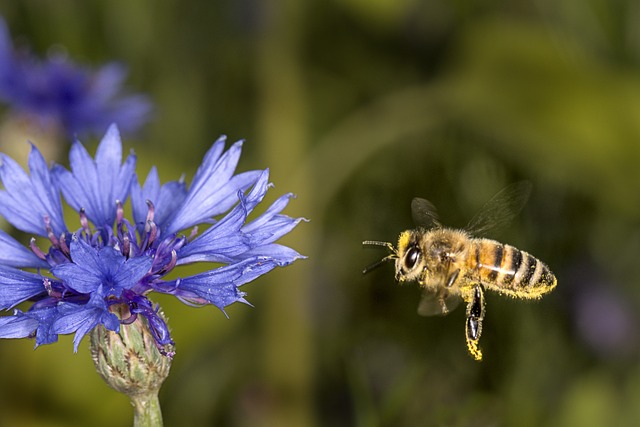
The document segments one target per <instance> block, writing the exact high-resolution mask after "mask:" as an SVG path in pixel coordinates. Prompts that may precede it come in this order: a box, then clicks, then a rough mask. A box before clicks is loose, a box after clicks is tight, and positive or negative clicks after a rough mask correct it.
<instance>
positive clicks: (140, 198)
mask: <svg viewBox="0 0 640 427" xmlns="http://www.w3.org/2000/svg"><path fill="white" fill-rule="evenodd" d="M186 196H187V189H186V185H185V183H184V182H182V181H170V182H168V183H166V184H164V185H162V186H160V178H159V177H158V171H157V170H156V168H155V166H154V167H152V168H151V170H150V171H149V175H147V179H146V181H145V183H144V187H140V184H139V183H138V180H137V179H134V180H133V183H132V186H131V205H132V209H133V219H134V221H135V222H136V224H142V225H143V226H144V223H145V222H146V219H147V211H148V207H147V200H150V201H151V202H152V203H153V205H154V208H155V216H154V218H153V221H154V222H155V223H156V225H158V227H160V228H161V229H162V228H164V225H165V222H166V221H167V219H168V218H169V217H171V216H172V215H173V214H174V212H175V210H176V209H177V208H178V207H179V206H180V204H181V203H182V202H183V201H184V199H185V197H186Z"/></svg>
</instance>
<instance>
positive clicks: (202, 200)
mask: <svg viewBox="0 0 640 427" xmlns="http://www.w3.org/2000/svg"><path fill="white" fill-rule="evenodd" d="M223 147H224V138H220V139H218V141H216V143H215V144H214V145H213V147H211V149H210V150H209V152H208V153H207V154H206V156H205V159H204V161H203V163H202V165H201V166H200V168H198V171H197V173H196V176H195V177H194V179H193V182H192V184H191V187H190V188H189V191H188V194H187V197H186V198H185V200H184V202H183V203H182V204H181V205H180V207H179V208H178V209H177V210H176V212H175V213H174V215H173V216H172V217H171V219H170V220H169V221H168V223H167V225H166V229H165V233H166V234H173V233H177V232H179V231H181V230H184V229H186V228H189V227H193V226H194V225H197V224H200V223H203V222H207V221H209V220H210V219H211V218H212V217H213V216H215V215H220V214H222V213H224V212H226V211H227V210H229V209H230V208H231V207H232V206H233V205H234V204H235V203H237V201H238V198H237V193H238V191H239V190H242V191H245V190H246V189H247V188H249V187H251V185H253V184H254V183H255V182H256V180H258V178H259V177H260V175H261V174H262V173H261V171H251V172H245V173H242V174H238V175H235V176H234V175H233V173H234V171H235V168H236V165H237V163H238V159H239V157H240V152H241V150H242V149H241V147H242V144H241V142H237V143H235V144H234V145H233V146H231V148H229V150H228V151H227V152H226V153H224V154H223V155H221V154H220V153H221V152H222V149H223Z"/></svg>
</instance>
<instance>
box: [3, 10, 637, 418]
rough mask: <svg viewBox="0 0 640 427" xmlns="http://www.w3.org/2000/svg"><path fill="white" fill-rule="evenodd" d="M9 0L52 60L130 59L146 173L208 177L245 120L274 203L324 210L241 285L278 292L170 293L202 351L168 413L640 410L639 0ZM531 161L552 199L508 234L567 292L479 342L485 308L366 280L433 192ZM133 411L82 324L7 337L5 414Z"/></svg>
mask: <svg viewBox="0 0 640 427" xmlns="http://www.w3.org/2000/svg"><path fill="white" fill-rule="evenodd" d="M0 14H1V15H2V16H3V17H4V19H5V20H6V22H7V25H8V27H9V29H10V32H11V35H12V37H13V39H14V42H15V43H17V44H20V45H24V46H29V47H30V48H31V49H32V50H33V51H34V52H36V53H37V54H39V55H41V56H43V57H46V55H47V54H49V53H50V52H51V50H52V49H53V50H55V51H56V52H60V51H61V50H62V51H64V52H66V54H68V55H69V57H70V58H72V59H73V60H75V61H78V62H80V63H83V64H87V65H91V66H96V67H97V66H99V65H100V64H102V63H104V62H107V61H112V60H117V61H121V62H122V63H124V64H126V65H127V67H128V70H129V77H128V79H127V87H128V88H129V89H130V90H131V91H135V92H144V93H146V94H148V95H149V96H150V97H151V99H152V100H153V102H154V104H155V111H154V116H153V119H152V120H151V121H150V122H149V123H148V125H147V126H145V127H144V129H143V130H142V131H141V132H139V133H138V134H135V135H124V143H125V146H126V148H127V149H128V148H133V149H135V151H136V153H137V154H138V159H139V170H140V171H146V170H148V168H149V167H150V166H151V165H152V164H157V165H158V168H159V170H160V175H161V179H163V180H165V181H166V180H170V179H177V178H178V177H179V176H180V175H181V174H182V173H185V176H186V177H187V180H188V181H189V180H190V178H191V177H192V176H193V173H194V171H195V169H196V168H197V166H198V165H199V163H200V160H201V157H202V155H203V153H204V152H205V151H206V149H207V148H208V147H209V146H210V144H211V143H212V142H213V141H214V140H215V139H216V138H217V137H218V135H220V134H226V135H228V136H229V139H230V140H237V139H241V138H245V139H246V140H247V143H246V144H245V146H244V153H243V157H242V159H241V163H240V167H239V169H240V170H248V169H257V168H266V167H269V168H270V170H271V179H272V181H273V182H274V183H275V188H274V189H272V190H271V191H270V195H269V197H270V200H274V199H275V198H276V197H277V196H278V195H280V194H282V193H284V192H289V191H292V192H294V193H296V194H297V195H298V198H297V199H295V200H293V201H292V202H291V203H290V205H289V207H288V208H287V213H288V214H289V215H291V216H304V217H306V218H309V219H310V222H309V223H303V224H301V225H300V226H299V227H298V228H297V229H296V230H294V231H293V232H292V233H291V234H290V235H289V236H287V237H286V238H285V239H283V242H284V243H286V244H288V245H290V246H292V247H294V248H295V249H297V250H298V251H300V252H302V253H304V254H306V255H308V259H306V260H303V261H298V262H296V263H295V264H293V265H292V266H289V267H287V268H285V269H279V270H276V271H273V272H272V273H270V274H268V275H267V276H265V277H263V278H260V279H259V280H257V281H255V282H252V283H250V284H248V285H245V287H244V288H243V290H244V291H246V292H248V299H249V301H250V302H252V303H253V304H254V306H255V307H254V308H251V307H248V306H245V305H241V304H238V305H235V306H231V307H229V309H228V314H229V319H227V318H225V316H224V315H223V314H222V313H220V312H219V311H218V310H216V309H213V308H210V307H209V308H201V309H194V308H191V307H186V306H184V305H182V304H180V303H178V302H176V301H174V300H173V299H171V298H163V297H162V296H159V297H157V298H155V300H156V301H157V302H159V303H160V304H161V305H162V307H163V308H164V311H165V313H166V314H167V315H168V317H169V323H170V326H171V328H172V334H173V338H174V340H175V341H176V343H177V352H178V353H177V356H176V358H175V360H174V363H173V366H172V372H171V374H170V376H169V378H168V380H167V381H166V383H165V385H164V386H163V388H162V390H161V394H160V400H161V404H162V407H163V413H164V419H165V425H167V426H178V425H193V426H205V425H229V426H359V427H365V426H384V425H394V426H532V427H533V426H541V425H545V426H558V427H561V426H576V425H580V426H583V427H588V426H604V425H607V426H634V425H640V405H638V402H640V364H639V363H638V360H639V359H638V357H639V352H638V349H639V338H640V336H639V333H638V312H639V308H640V286H639V285H640V283H639V281H640V262H638V258H639V256H640V223H639V219H640V27H639V26H638V22H639V20H640V5H638V3H637V2H635V1H633V0H616V1H607V0H590V1H582V0H566V1H562V2H557V1H554V0H535V1H531V0H516V1H484V2H478V1H472V0H457V1H453V2H448V1H444V0H439V1H423V0H401V1H398V0H342V1H335V0H329V1H295V0H289V1H277V0H271V1H257V0H236V1H215V2H199V1H171V0H167V1H163V2H155V1H151V0H138V1H131V2H126V1H107V0H104V1H93V2H81V1H71V0H58V1H56V2H47V1H37V0H31V1H21V2H17V1H16V2H13V1H10V0H9V1H3V2H2V3H0ZM2 108H4V107H2ZM2 111H6V110H2ZM2 111H0V113H2ZM34 142H36V143H38V140H35V141H34ZM84 142H86V144H87V145H88V146H89V147H92V149H93V147H95V145H96V143H97V137H87V138H85V139H84ZM3 143H6V141H4V142H3ZM18 143H19V142H16V144H18ZM63 151H64V150H63ZM523 179H524V180H528V181H530V182H531V183H532V184H533V192H532V195H531V197H530V200H529V203H528V204H527V205H526V207H525V208H524V210H523V212H522V214H521V215H519V216H518V217H517V218H516V220H515V221H514V222H513V224H511V225H510V226H509V227H506V228H505V229H503V230H501V231H500V232H497V233H496V234H492V235H491V236H490V237H494V238H497V239H500V240H502V241H505V242H509V243H511V244H513V245H515V246H517V247H519V248H521V249H524V250H527V251H528V252H530V253H532V254H534V255H536V256H537V257H539V258H540V259H542V260H544V261H545V262H546V263H547V264H548V265H549V266H550V268H551V269H552V270H553V271H554V272H555V273H556V275H557V277H558V283H559V284H558V288H557V290H556V291H555V292H554V293H553V294H551V295H548V296H546V297H545V298H543V299H542V300H540V301H537V302H526V301H519V300H512V299H508V298H504V297H500V296H498V295H489V296H488V297H487V317H486V319H485V324H484V326H485V327H484V333H483V337H482V341H481V345H482V347H483V349H484V356H485V358H484V361H483V362H482V363H476V362H474V361H473V360H472V358H471V357H469V355H468V354H467V351H466V348H465V343H464V335H463V330H464V310H463V309H460V308H459V309H458V310H456V311H454V312H453V313H451V314H450V315H448V316H446V317H433V318H426V317H420V316H418V315H417V313H416V307H417V304H418V300H419V295H420V291H419V289H418V288H417V287H416V286H415V285H414V286H411V285H406V286H398V285H397V284H395V283H394V280H393V267H392V266H391V265H385V266H382V267H380V268H379V269H377V270H375V271H373V272H371V273H370V274H369V275H367V276H364V277H363V276H362V274H361V272H362V268H363V267H364V266H366V265H367V264H370V263H372V262H373V261H375V260H377V259H380V258H381V257H382V256H384V255H385V253H384V250H382V249H375V248H374V249H370V248H362V246H361V242H362V241H363V240H365V239H377V240H386V241H392V242H394V241H395V239H396V238H397V235H398V233H399V232H400V231H402V230H403V229H406V228H409V227H411V226H412V223H411V212H410V207H409V206H410V202H411V199H412V198H413V197H414V196H422V197H427V198H429V199H430V200H431V201H433V202H434V204H436V206H438V208H439V212H440V215H441V218H442V219H443V221H444V222H445V223H446V224H448V225H451V226H458V227H461V226H464V224H465V223H466V221H467V220H468V219H469V218H470V217H471V216H472V215H473V214H474V213H475V212H476V211H477V210H478V209H479V208H480V206H482V204H483V203H484V202H485V201H486V200H487V199H488V198H489V197H490V196H491V195H493V194H494V193H495V192H497V191H498V190H499V189H500V188H502V187H504V186H505V185H507V184H509V183H511V182H514V181H517V180H523ZM131 420H132V408H131V407H130V405H129V403H128V400H127V399H126V398H125V397H123V396H120V395H118V394H117V393H116V392H114V391H112V390H111V389H109V388H108V387H107V386H106V385H105V384H104V383H103V382H102V380H101V379H100V377H99V376H98V375H96V373H95V371H94V369H93V365H92V362H91V360H90V355H89V350H88V339H85V341H84V342H83V344H82V345H81V346H80V350H79V352H78V354H73V351H72V342H71V337H65V338H63V339H61V342H59V343H58V344H55V345H49V346H44V347H41V348H38V349H37V350H36V351H33V342H32V341H29V340H3V341H0V424H1V425H7V426H12V425H21V426H70V425H78V426H82V425H93V426H126V425H130V424H131Z"/></svg>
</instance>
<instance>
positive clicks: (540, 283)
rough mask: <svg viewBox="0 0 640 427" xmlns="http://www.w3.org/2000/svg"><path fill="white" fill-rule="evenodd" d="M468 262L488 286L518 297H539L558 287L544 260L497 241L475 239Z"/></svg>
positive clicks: (479, 278)
mask: <svg viewBox="0 0 640 427" xmlns="http://www.w3.org/2000/svg"><path fill="white" fill-rule="evenodd" d="M469 264H470V266H472V267H473V269H475V271H477V274H478V280H479V281H480V283H482V284H483V285H484V286H485V287H487V288H489V289H492V290H494V291H498V292H501V293H504V294H508V295H512V296H515V297H520V298H538V297H540V296H541V295H543V294H545V293H547V292H549V291H550V290H552V289H553V288H554V287H555V286H556V278H555V276H554V275H553V273H552V272H551V271H550V270H549V268H548V267H547V266H546V265H545V264H544V263H543V262H542V261H540V260H538V259H537V258H535V257H533V256H532V255H530V254H528V253H527V252H525V251H521V250H520V249H517V248H515V247H513V246H511V245H503V244H502V243H499V242H496V241H495V240H490V239H474V240H473V243H472V248H471V253H470V258H469Z"/></svg>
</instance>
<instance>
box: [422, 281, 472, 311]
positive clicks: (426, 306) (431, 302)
mask: <svg viewBox="0 0 640 427" xmlns="http://www.w3.org/2000/svg"><path fill="white" fill-rule="evenodd" d="M461 300H462V298H461V297H460V295H456V294H451V293H449V291H448V290H447V289H445V288H438V290H437V291H434V290H432V289H425V290H424V292H423V293H422V297H421V298H420V304H418V314H419V315H421V316H444V315H445V314H448V313H449V312H450V311H452V310H453V309H454V308H456V307H457V306H458V304H459V303H460V301H461Z"/></svg>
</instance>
